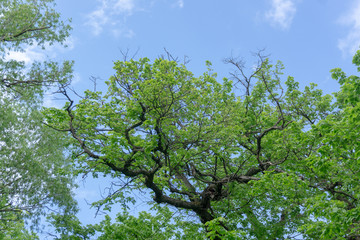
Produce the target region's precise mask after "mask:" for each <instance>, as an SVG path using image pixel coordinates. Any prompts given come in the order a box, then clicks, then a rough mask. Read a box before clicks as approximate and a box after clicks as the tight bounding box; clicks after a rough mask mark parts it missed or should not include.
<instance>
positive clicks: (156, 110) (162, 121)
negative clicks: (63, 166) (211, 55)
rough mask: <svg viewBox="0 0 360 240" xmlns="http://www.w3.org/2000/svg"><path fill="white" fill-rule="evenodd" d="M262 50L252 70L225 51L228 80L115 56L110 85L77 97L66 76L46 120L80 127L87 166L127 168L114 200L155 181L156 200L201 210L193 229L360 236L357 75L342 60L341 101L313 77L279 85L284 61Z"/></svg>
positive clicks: (246, 234) (78, 154) (116, 173)
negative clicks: (60, 104)
mask: <svg viewBox="0 0 360 240" xmlns="http://www.w3.org/2000/svg"><path fill="white" fill-rule="evenodd" d="M359 56H360V53H359V52H358V53H357V55H356V56H355V57H354V63H355V64H357V65H358V66H359V61H358V59H359ZM258 59H259V61H258V65H257V67H255V68H254V69H253V71H250V72H249V73H248V71H249V70H247V69H246V68H245V65H244V63H243V62H242V61H239V60H237V59H235V58H229V59H227V60H226V63H229V64H231V65H232V66H233V67H234V71H233V72H232V73H231V77H232V78H233V79H232V80H233V81H230V80H228V79H226V78H224V79H223V80H222V81H221V83H220V82H219V81H217V80H216V74H215V73H213V72H212V69H211V64H210V63H209V62H208V63H207V66H208V71H207V72H205V73H204V74H203V75H202V76H200V77H194V76H193V74H192V73H191V72H190V71H188V70H187V69H186V67H185V66H184V65H179V64H178V63H177V62H176V61H167V60H164V59H156V60H155V61H154V62H150V60H149V59H147V58H143V59H140V60H139V61H135V60H130V61H118V62H116V63H115V66H114V69H115V71H116V73H115V75H114V76H112V77H110V79H109V81H107V82H106V84H107V85H108V91H107V93H106V94H103V93H101V92H94V91H90V90H88V91H86V92H85V97H84V98H83V99H82V100H80V101H79V103H77V104H75V102H74V101H73V100H72V99H71V98H70V96H69V94H68V91H67V89H66V87H62V88H61V89H60V92H61V93H62V94H63V95H64V96H65V97H67V98H68V100H69V102H68V104H66V106H65V107H64V108H63V109H62V110H58V109H54V108H52V109H47V110H46V111H45V113H46V115H47V120H46V121H47V122H48V123H49V125H50V126H52V128H54V129H57V130H59V131H67V132H68V133H69V134H70V135H71V136H72V138H73V145H74V147H76V148H77V150H75V151H74V153H73V158H74V160H75V161H76V165H77V166H78V169H79V171H80V172H83V173H88V172H92V173H93V175H94V176H95V177H96V176H97V175H98V174H103V175H106V176H110V177H112V178H113V179H119V178H120V179H121V180H122V182H123V184H122V185H120V186H119V185H118V189H114V191H113V192H112V193H111V194H110V195H109V196H108V197H107V198H106V199H104V201H103V202H102V203H103V204H105V205H107V204H108V205H111V204H115V203H117V202H119V203H121V204H124V205H125V206H126V204H127V203H129V201H131V196H130V197H129V196H128V195H126V194H125V192H126V190H128V189H129V190H136V189H148V190H150V191H151V195H152V197H153V200H154V202H153V203H154V204H155V205H154V206H155V207H156V208H157V209H160V210H161V209H162V206H164V205H167V206H171V207H174V208H176V209H178V210H179V211H180V214H179V215H177V216H178V217H179V218H180V219H183V220H184V218H186V217H189V216H193V217H195V216H196V217H197V218H198V220H199V222H200V223H202V225H194V228H193V229H192V231H191V233H190V234H192V237H194V236H196V235H197V234H199V233H201V232H202V231H204V230H205V232H206V233H205V232H202V236H204V237H205V236H207V237H209V238H211V239H221V238H228V239H283V238H288V239H294V238H296V237H298V236H301V235H302V236H303V237H305V238H309V239H344V238H346V239H357V234H358V232H359V230H358V221H359V219H358V216H360V215H359V214H358V210H357V205H356V204H357V198H358V189H357V188H358V185H359V184H358V180H357V177H355V175H356V174H357V170H356V169H357V166H356V164H357V162H356V159H357V157H358V156H357V155H356V154H357V152H358V151H357V141H354V139H357V135H356V133H357V132H358V131H357V129H356V127H355V126H357V125H358V124H357V122H356V121H357V118H356V116H357V115H358V114H356V111H357V101H358V92H357V91H358V86H357V85H358V80H359V78H358V77H354V76H351V77H349V78H346V76H345V74H344V73H342V72H341V71H340V70H338V69H336V70H333V75H334V77H335V78H338V79H340V80H339V83H340V84H342V88H341V90H340V91H339V93H337V94H335V97H336V98H337V102H336V103H334V104H333V103H332V97H331V96H330V95H323V94H322V91H321V90H318V89H316V85H315V84H312V85H310V86H309V87H306V88H305V89H304V90H302V91H301V90H299V84H298V83H297V82H295V81H294V79H293V78H292V77H288V78H287V80H286V81H285V87H282V86H281V75H282V72H281V71H282V69H283V66H282V64H281V63H280V62H278V63H277V64H275V65H272V64H271V63H270V62H269V60H268V59H267V58H265V57H263V56H261V55H260V54H258ZM238 87H240V88H238ZM348 98H349V99H350V100H347V99H348ZM336 126H338V127H336ZM344 126H347V128H346V127H345V128H344ZM344 129H346V134H345V132H344ZM348 132H349V133H348ZM344 134H345V135H344ZM351 134H352V135H351ZM334 136H337V138H336V137H334ZM345 136H346V137H345ZM100 204H101V203H100ZM142 218H143V216H139V218H138V219H137V221H141V219H142ZM125 222H126V223H127V224H129V225H130V226H133V225H134V224H133V223H129V222H128V219H126V218H125V219H123V220H122V223H123V224H124V223H125ZM103 224H106V222H105V223H103ZM117 229H121V227H120V228H117ZM119 231H120V230H119ZM134 234H135V233H134ZM189 236H190V235H188V237H189Z"/></svg>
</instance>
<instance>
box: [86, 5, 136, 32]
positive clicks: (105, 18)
mask: <svg viewBox="0 0 360 240" xmlns="http://www.w3.org/2000/svg"><path fill="white" fill-rule="evenodd" d="M100 2H101V4H100V5H99V6H98V8H97V9H95V10H94V11H93V12H91V13H89V14H88V15H87V17H86V18H87V21H86V23H85V24H86V25H88V26H90V27H91V28H92V33H93V34H94V35H99V34H100V33H101V32H102V31H103V30H104V28H105V27H106V26H111V27H112V28H118V27H119V25H121V21H119V20H118V19H119V17H121V16H123V17H124V18H125V17H126V16H129V15H131V14H132V13H133V11H134V9H135V2H134V0H100ZM124 18H123V20H124ZM124 21H125V20H124Z"/></svg>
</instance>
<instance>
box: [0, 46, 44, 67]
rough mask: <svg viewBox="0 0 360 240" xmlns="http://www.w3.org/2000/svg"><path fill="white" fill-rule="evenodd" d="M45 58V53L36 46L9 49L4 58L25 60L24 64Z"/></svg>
mask: <svg viewBox="0 0 360 240" xmlns="http://www.w3.org/2000/svg"><path fill="white" fill-rule="evenodd" d="M45 59H46V55H45V54H44V53H43V52H40V51H39V49H38V48H37V47H36V46H34V45H33V46H28V47H27V48H25V49H24V51H22V52H19V51H9V52H8V53H7V54H6V56H5V60H15V61H19V62H25V64H31V63H33V62H34V61H43V60H45Z"/></svg>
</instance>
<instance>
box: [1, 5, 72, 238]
mask: <svg viewBox="0 0 360 240" xmlns="http://www.w3.org/2000/svg"><path fill="white" fill-rule="evenodd" d="M0 26H1V28H0V50H1V52H2V55H1V56H0V116H1V118H0V134H1V138H0V176H1V179H0V232H1V234H2V235H1V237H2V238H4V239H10V238H11V239H15V237H14V232H17V233H18V234H17V235H18V236H16V237H18V238H19V239H20V238H21V236H23V238H22V239H25V238H26V239H30V235H29V236H27V237H26V236H25V235H20V234H19V232H20V231H23V232H26V230H24V229H22V228H23V226H24V219H27V218H32V219H33V220H34V221H35V222H36V220H38V219H39V218H38V217H39V216H40V215H42V214H45V212H46V211H47V210H48V209H50V208H58V207H59V209H58V210H59V211H61V210H64V211H65V210H66V211H69V212H72V210H74V201H73V199H72V193H71V189H72V187H73V183H72V175H71V169H70V165H69V164H68V161H67V159H66V157H65V155H64V153H65V147H66V146H65V144H64V143H65V142H66V141H65V138H64V135H62V134H61V133H59V132H56V131H53V130H51V129H49V128H47V127H45V126H44V125H43V124H42V122H43V116H42V114H41V112H40V110H41V102H42V97H43V93H44V91H45V90H46V89H48V88H49V87H51V86H56V84H60V83H61V84H66V83H68V82H69V80H70V79H71V75H72V73H71V72H72V70H71V68H72V62H68V61H66V62H63V63H61V64H59V63H56V62H52V61H46V62H42V63H41V62H34V63H33V64H31V65H28V64H25V62H23V61H16V60H9V59H8V57H7V56H8V54H9V53H10V52H11V51H20V52H22V51H25V50H26V48H27V47H28V46H31V45H37V46H38V47H39V48H45V47H47V46H48V45H52V44H54V43H60V44H63V43H64V42H65V40H66V38H67V37H68V36H69V30H70V26H69V25H68V24H65V23H64V22H63V21H61V20H60V15H59V13H57V12H56V11H55V10H54V3H53V1H52V0H37V1H34V0H4V1H1V2H0ZM34 226H35V224H34ZM19 229H20V230H19ZM21 229H22V230H21Z"/></svg>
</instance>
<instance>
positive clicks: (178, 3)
mask: <svg viewBox="0 0 360 240" xmlns="http://www.w3.org/2000/svg"><path fill="white" fill-rule="evenodd" d="M177 5H178V6H179V8H183V7H184V0H178V1H177Z"/></svg>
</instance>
